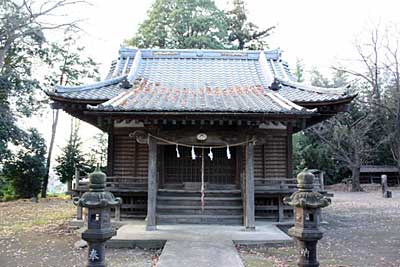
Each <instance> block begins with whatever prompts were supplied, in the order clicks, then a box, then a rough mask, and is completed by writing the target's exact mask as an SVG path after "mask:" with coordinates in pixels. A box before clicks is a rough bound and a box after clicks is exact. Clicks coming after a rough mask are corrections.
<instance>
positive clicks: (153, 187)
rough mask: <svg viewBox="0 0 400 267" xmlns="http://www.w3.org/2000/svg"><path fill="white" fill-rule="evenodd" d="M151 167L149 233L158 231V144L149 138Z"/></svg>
mask: <svg viewBox="0 0 400 267" xmlns="http://www.w3.org/2000/svg"><path fill="white" fill-rule="evenodd" d="M148 142H149V166H148V190H147V226H146V230H147V231H153V230H156V201H157V142H156V140H155V139H154V138H152V137H151V136H149V141H148Z"/></svg>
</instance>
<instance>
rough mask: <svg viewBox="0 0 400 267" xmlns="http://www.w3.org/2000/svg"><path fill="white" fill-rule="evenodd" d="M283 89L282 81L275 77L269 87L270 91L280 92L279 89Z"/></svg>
mask: <svg viewBox="0 0 400 267" xmlns="http://www.w3.org/2000/svg"><path fill="white" fill-rule="evenodd" d="M281 87H282V84H281V81H280V80H279V79H278V78H276V77H274V81H273V82H272V83H271V85H270V86H269V89H271V90H273V91H278V90H279V89H281Z"/></svg>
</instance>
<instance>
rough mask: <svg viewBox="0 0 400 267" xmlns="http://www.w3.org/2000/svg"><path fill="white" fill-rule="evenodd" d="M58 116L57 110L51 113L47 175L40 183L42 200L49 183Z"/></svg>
mask: <svg viewBox="0 0 400 267" xmlns="http://www.w3.org/2000/svg"><path fill="white" fill-rule="evenodd" d="M58 114H59V110H58V109H57V110H56V111H55V114H54V113H53V116H54V117H53V124H52V126H51V139H50V145H49V151H48V154H47V161H46V172H47V173H46V176H45V177H44V179H43V183H42V193H41V196H42V198H46V196H47V185H48V183H49V174H50V164H51V154H52V153H53V147H54V140H55V138H56V130H57V123H58Z"/></svg>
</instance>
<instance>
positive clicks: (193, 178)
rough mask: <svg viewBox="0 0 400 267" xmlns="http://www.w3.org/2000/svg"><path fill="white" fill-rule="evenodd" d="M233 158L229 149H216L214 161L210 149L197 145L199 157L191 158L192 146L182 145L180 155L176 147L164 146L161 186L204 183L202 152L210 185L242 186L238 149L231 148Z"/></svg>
mask: <svg viewBox="0 0 400 267" xmlns="http://www.w3.org/2000/svg"><path fill="white" fill-rule="evenodd" d="M229 151H230V159H228V157H227V152H226V148H213V149H212V160H211V158H210V156H209V153H210V150H209V149H207V148H204V153H202V148H194V152H195V154H196V159H193V157H192V149H191V148H190V147H183V146H180V147H179V157H178V155H177V151H176V146H173V145H164V146H161V156H162V157H161V159H160V165H161V166H160V169H161V172H160V185H161V187H174V186H176V187H180V186H184V187H185V185H187V184H191V185H193V184H200V183H201V169H202V159H201V157H202V154H203V155H204V182H205V183H206V184H207V185H208V187H209V188H212V187H214V188H224V187H223V185H227V186H231V187H233V186H239V172H240V171H239V170H238V167H237V166H238V164H237V148H236V147H231V148H230V150H229Z"/></svg>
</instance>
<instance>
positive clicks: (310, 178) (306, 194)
mask: <svg viewBox="0 0 400 267" xmlns="http://www.w3.org/2000/svg"><path fill="white" fill-rule="evenodd" d="M314 179H315V176H314V174H312V173H311V172H309V171H308V170H307V169H306V170H304V171H302V172H300V173H299V174H298V175H297V187H298V188H299V191H297V192H295V193H293V194H292V195H291V196H290V197H285V198H284V199H283V202H284V203H285V204H288V205H290V206H292V207H296V208H312V209H317V208H324V207H327V206H328V205H329V204H330V203H331V199H330V198H327V197H325V196H323V195H322V194H321V193H319V192H317V191H314Z"/></svg>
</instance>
